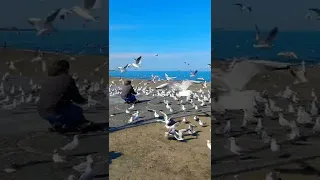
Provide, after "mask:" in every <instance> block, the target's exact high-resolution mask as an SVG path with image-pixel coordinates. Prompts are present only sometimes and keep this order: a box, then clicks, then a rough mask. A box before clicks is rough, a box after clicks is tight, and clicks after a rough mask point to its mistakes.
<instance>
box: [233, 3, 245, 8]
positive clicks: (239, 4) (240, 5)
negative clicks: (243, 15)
mask: <svg viewBox="0 0 320 180" xmlns="http://www.w3.org/2000/svg"><path fill="white" fill-rule="evenodd" d="M234 5H235V6H239V7H241V8H242V7H243V4H241V3H236V4H234Z"/></svg>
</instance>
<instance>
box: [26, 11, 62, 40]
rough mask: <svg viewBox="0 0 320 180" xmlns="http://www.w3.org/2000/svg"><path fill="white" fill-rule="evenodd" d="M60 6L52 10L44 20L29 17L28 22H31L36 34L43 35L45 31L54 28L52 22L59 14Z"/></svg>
mask: <svg viewBox="0 0 320 180" xmlns="http://www.w3.org/2000/svg"><path fill="white" fill-rule="evenodd" d="M60 10H61V8H59V9H57V10H55V11H54V12H52V13H51V14H50V15H49V16H48V17H47V18H46V19H45V20H42V19H39V18H29V19H28V22H29V24H31V25H32V26H33V27H34V28H35V29H36V30H37V31H38V33H37V35H38V36H39V35H43V34H45V33H47V32H51V31H53V30H54V29H55V28H54V27H53V25H52V23H53V21H54V20H55V19H56V17H57V16H58V15H59V13H60Z"/></svg>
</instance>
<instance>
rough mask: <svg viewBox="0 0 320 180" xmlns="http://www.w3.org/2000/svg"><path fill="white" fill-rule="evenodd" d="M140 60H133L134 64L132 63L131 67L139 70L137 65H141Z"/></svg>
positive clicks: (140, 57)
mask: <svg viewBox="0 0 320 180" xmlns="http://www.w3.org/2000/svg"><path fill="white" fill-rule="evenodd" d="M141 59H142V56H139V57H138V58H137V59H134V63H132V64H131V65H132V66H134V67H136V68H140V67H139V65H140V64H141Z"/></svg>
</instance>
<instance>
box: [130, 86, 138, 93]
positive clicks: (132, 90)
mask: <svg viewBox="0 0 320 180" xmlns="http://www.w3.org/2000/svg"><path fill="white" fill-rule="evenodd" d="M130 93H131V94H137V93H136V92H135V91H134V89H133V87H132V86H131V90H130Z"/></svg>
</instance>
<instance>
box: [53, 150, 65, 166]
mask: <svg viewBox="0 0 320 180" xmlns="http://www.w3.org/2000/svg"><path fill="white" fill-rule="evenodd" d="M52 160H53V162H55V163H63V162H65V160H64V157H62V156H60V155H59V154H58V151H57V149H55V150H54V151H53V156H52Z"/></svg>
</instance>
